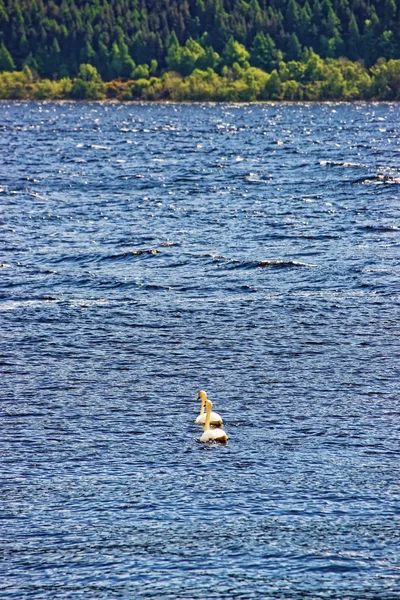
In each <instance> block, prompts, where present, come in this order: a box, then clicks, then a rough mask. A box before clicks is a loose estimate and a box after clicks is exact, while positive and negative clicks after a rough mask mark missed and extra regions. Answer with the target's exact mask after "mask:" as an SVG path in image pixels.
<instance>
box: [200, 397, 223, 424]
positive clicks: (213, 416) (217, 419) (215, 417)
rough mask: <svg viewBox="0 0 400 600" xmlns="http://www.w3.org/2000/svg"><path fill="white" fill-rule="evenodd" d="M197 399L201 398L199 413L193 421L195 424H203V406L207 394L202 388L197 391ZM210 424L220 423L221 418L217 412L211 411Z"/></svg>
mask: <svg viewBox="0 0 400 600" xmlns="http://www.w3.org/2000/svg"><path fill="white" fill-rule="evenodd" d="M197 400H201V407H200V414H199V416H198V417H197V419H196V420H195V423H196V424H197V425H204V423H205V422H206V413H205V412H204V407H205V405H206V401H207V394H206V392H205V391H204V390H200V391H199V395H198V396H197ZM210 425H222V419H221V416H220V415H219V414H218V413H216V412H212V413H211V416H210Z"/></svg>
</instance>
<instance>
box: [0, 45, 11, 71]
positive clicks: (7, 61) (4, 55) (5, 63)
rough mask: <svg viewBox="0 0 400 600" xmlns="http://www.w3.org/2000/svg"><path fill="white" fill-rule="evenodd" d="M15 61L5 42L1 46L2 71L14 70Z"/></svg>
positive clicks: (0, 65)
mask: <svg viewBox="0 0 400 600" xmlns="http://www.w3.org/2000/svg"><path fill="white" fill-rule="evenodd" d="M14 70H15V63H14V61H13V58H12V56H11V54H10V53H9V51H8V50H7V48H6V47H5V45H4V43H2V44H1V46H0V72H2V71H14Z"/></svg>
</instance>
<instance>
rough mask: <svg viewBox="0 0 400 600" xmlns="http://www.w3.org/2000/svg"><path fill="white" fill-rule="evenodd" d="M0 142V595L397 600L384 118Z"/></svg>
mask: <svg viewBox="0 0 400 600" xmlns="http://www.w3.org/2000/svg"><path fill="white" fill-rule="evenodd" d="M0 131H1V136H0V151H1V155H2V161H1V164H0V210H1V221H0V240H1V256H0V262H1V263H2V267H1V269H0V276H1V296H0V319H1V331H2V339H1V347H0V361H1V365H0V369H1V372H2V384H1V404H0V406H1V428H2V436H1V437H2V441H1V446H0V448H1V462H2V467H1V472H2V483H1V495H0V502H1V514H2V523H1V528H2V535H1V541H0V548H1V552H2V555H3V561H2V563H1V566H0V572H1V576H2V594H1V595H2V598H4V599H9V598H15V599H18V600H23V599H26V598H41V599H46V600H56V599H58V598H63V599H64V598H82V599H85V600H88V599H91V598H93V599H96V600H97V599H102V598H104V599H105V598H107V599H110V598H163V599H174V598H190V599H202V598H206V597H210V596H212V597H214V598H225V599H230V598H234V599H243V600H245V599H253V598H254V599H266V598H276V599H287V600H299V599H300V598H301V599H304V598H307V599H310V600H311V599H313V600H314V599H316V598H317V599H340V600H345V599H351V600H360V599H377V598H379V599H380V600H392V599H395V598H398V597H399V594H400V579H399V575H400V571H399V569H400V556H399V548H400V528H399V525H400V523H399V514H400V495H399V492H400V485H399V476H400V468H399V450H400V443H399V433H400V427H399V409H400V403H399V395H398V382H399V368H398V365H399V362H398V355H399V333H400V332H399V310H398V299H399V241H400V238H399V227H400V221H399V199H400V167H399V164H400V108H399V106H398V105H395V104H393V105H392V104H379V105H378V104H352V105H346V104H341V105H329V104H324V105H318V104H310V105H301V104H298V105H296V104H291V105H282V104H279V105H273V104H267V105H247V106H246V105H245V106H243V105H241V106H237V105H223V106H213V105H173V104H168V105H162V104H157V105H146V104H143V105H137V104H101V103H100V104H96V103H93V104H72V103H60V104H52V103H21V104H19V103H2V104H1V105H0ZM199 388H204V389H206V390H207V391H208V394H209V396H210V398H211V399H212V400H213V402H214V410H217V411H218V412H220V413H221V414H222V415H223V417H224V421H225V427H226V430H227V432H228V434H229V436H230V439H229V443H228V445H227V446H226V447H221V446H206V447H204V446H203V445H202V444H200V443H199V441H198V438H199V436H200V434H201V430H199V429H197V428H196V426H195V425H194V419H195V417H196V415H197V412H198V409H199V406H198V403H197V402H196V396H197V391H198V389H199Z"/></svg>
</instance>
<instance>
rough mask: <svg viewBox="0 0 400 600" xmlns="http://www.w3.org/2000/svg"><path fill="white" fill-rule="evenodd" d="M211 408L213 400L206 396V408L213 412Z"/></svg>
mask: <svg viewBox="0 0 400 600" xmlns="http://www.w3.org/2000/svg"><path fill="white" fill-rule="evenodd" d="M211 409H212V402H211V400H209V399H208V398H207V397H206V410H209V411H210V412H211Z"/></svg>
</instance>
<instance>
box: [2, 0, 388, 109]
mask: <svg viewBox="0 0 400 600" xmlns="http://www.w3.org/2000/svg"><path fill="white" fill-rule="evenodd" d="M399 59H400V9H399V8H398V6H397V3H396V1H395V0H380V1H379V2H378V1H371V0H289V1H287V0H250V1H249V2H245V1H244V0H183V1H178V0H164V1H161V0H94V1H91V2H88V1H86V0H51V1H44V0H0V98H38V99H41V98H42V99H44V98H72V99H87V98H92V99H104V98H117V99H122V100H133V99H143V100H164V99H166V100H199V101H202V100H216V101H252V100H321V99H322V100H330V99H345V100H353V99H370V98H372V99H378V100H382V99H383V100H398V99H400V60H399Z"/></svg>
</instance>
